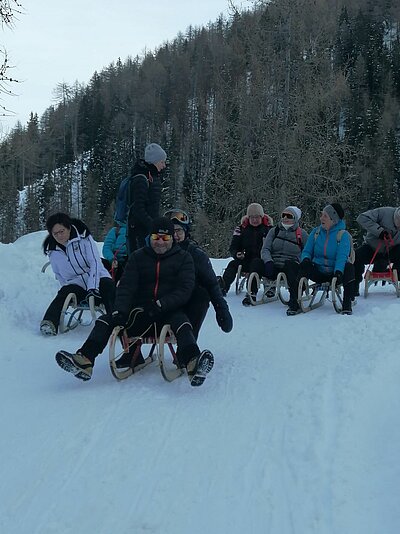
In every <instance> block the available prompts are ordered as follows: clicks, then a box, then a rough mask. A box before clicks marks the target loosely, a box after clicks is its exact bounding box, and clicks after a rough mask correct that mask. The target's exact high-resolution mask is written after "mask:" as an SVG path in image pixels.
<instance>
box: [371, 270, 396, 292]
mask: <svg viewBox="0 0 400 534" xmlns="http://www.w3.org/2000/svg"><path fill="white" fill-rule="evenodd" d="M378 282H387V283H388V284H390V285H392V286H393V287H394V289H395V291H396V297H397V298H398V297H400V284H399V277H398V275H397V269H392V268H390V269H389V271H388V272H377V273H374V272H372V271H370V270H369V269H367V271H366V272H365V274H364V297H365V298H367V297H368V292H369V288H370V287H371V286H372V285H377V284H378Z"/></svg>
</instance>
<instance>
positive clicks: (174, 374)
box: [109, 324, 185, 382]
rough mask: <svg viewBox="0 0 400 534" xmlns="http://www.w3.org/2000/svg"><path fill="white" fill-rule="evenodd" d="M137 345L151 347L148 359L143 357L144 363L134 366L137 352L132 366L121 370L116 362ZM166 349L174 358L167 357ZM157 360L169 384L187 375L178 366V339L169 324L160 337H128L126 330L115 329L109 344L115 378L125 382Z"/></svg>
mask: <svg viewBox="0 0 400 534" xmlns="http://www.w3.org/2000/svg"><path fill="white" fill-rule="evenodd" d="M121 330H123V331H122V334H120V332H121ZM135 344H136V345H137V347H139V348H141V347H143V345H150V351H149V353H148V355H147V357H145V356H144V355H143V357H144V363H143V364H140V365H137V366H135V365H134V364H135V359H136V356H137V353H138V352H139V351H138V350H137V352H136V351H135V353H134V354H133V355H132V361H131V366H130V367H127V368H122V369H119V368H118V367H117V365H116V361H118V359H119V358H120V357H121V356H122V355H123V354H126V353H129V349H130V348H131V347H133V345H135ZM166 347H168V349H169V354H170V355H171V356H172V358H168V357H167V354H168V352H167V351H166ZM155 360H158V365H159V367H160V372H161V375H162V377H163V378H164V380H166V381H167V382H172V381H173V380H176V379H177V378H179V377H180V376H182V375H183V374H184V373H185V370H184V369H182V368H180V367H179V364H178V360H177V357H176V339H175V336H174V334H173V332H172V330H171V326H170V325H169V324H166V325H164V326H163V327H162V329H161V332H160V335H159V336H158V337H157V336H156V335H149V336H146V337H142V336H134V337H128V334H127V332H126V330H124V329H121V328H120V327H116V328H114V330H113V332H112V334H111V338H110V343H109V361H110V369H111V373H112V375H113V376H114V378H116V379H117V380H124V379H125V378H128V377H129V376H131V375H132V374H134V373H136V372H137V371H139V370H141V369H143V368H144V367H147V365H149V364H150V363H152V362H154V361H155Z"/></svg>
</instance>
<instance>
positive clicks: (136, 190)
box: [117, 143, 167, 254]
mask: <svg viewBox="0 0 400 534" xmlns="http://www.w3.org/2000/svg"><path fill="white" fill-rule="evenodd" d="M166 159H167V154H166V152H165V150H164V149H163V148H161V147H160V145H157V143H150V144H149V145H147V146H146V148H145V151H144V159H139V160H138V161H137V162H136V163H135V165H134V167H133V169H132V178H131V179H130V180H129V186H128V191H127V205H128V210H129V211H128V222H127V245H128V254H131V253H132V252H133V251H134V250H137V249H138V248H141V247H144V246H145V244H146V243H145V238H146V236H147V235H148V234H149V233H150V227H151V224H152V222H153V220H154V219H155V218H157V217H159V212H160V198H161V179H160V174H161V172H162V171H163V170H164V169H165V165H166V163H165V162H166ZM117 222H118V221H117ZM120 222H125V221H120Z"/></svg>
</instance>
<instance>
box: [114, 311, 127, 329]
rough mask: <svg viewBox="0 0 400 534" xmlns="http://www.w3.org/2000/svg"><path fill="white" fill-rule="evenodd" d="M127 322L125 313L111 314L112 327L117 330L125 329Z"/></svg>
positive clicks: (115, 312) (116, 312)
mask: <svg viewBox="0 0 400 534" xmlns="http://www.w3.org/2000/svg"><path fill="white" fill-rule="evenodd" d="M127 320H128V318H127V316H126V315H125V313H122V312H119V311H114V312H112V314H111V326H112V327H113V328H115V327H116V326H121V327H122V328H125V325H126V322H127Z"/></svg>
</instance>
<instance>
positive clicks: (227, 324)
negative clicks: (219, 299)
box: [215, 305, 233, 333]
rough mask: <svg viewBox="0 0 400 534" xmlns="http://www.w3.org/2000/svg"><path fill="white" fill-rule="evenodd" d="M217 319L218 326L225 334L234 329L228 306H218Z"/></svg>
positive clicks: (216, 309) (216, 308)
mask: <svg viewBox="0 0 400 534" xmlns="http://www.w3.org/2000/svg"><path fill="white" fill-rule="evenodd" d="M215 317H216V319H217V323H218V326H219V327H220V328H221V330H222V331H223V332H226V333H228V332H230V331H231V330H232V328H233V319H232V315H231V314H230V312H229V308H228V306H227V305H226V306H216V307H215Z"/></svg>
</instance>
